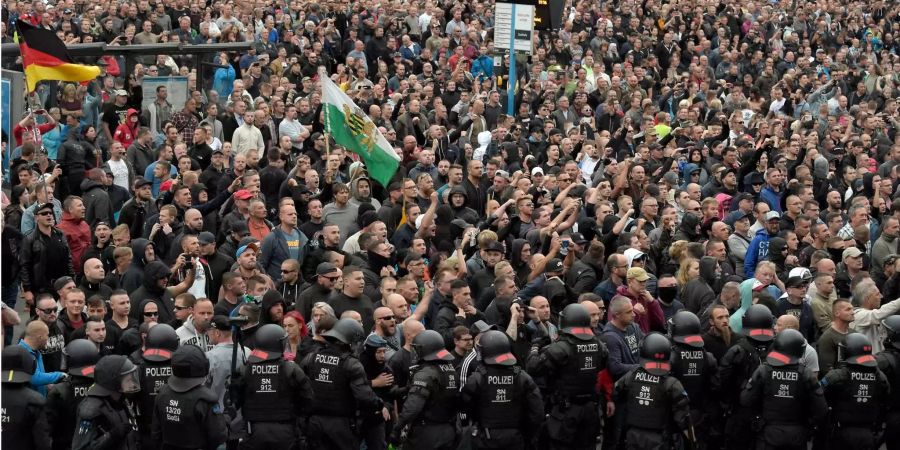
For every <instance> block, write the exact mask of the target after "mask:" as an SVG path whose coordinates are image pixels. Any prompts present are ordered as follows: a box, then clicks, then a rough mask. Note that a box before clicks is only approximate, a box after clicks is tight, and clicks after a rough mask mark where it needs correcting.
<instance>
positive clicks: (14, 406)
mask: <svg viewBox="0 0 900 450" xmlns="http://www.w3.org/2000/svg"><path fill="white" fill-rule="evenodd" d="M44 404H45V401H44V398H43V397H42V396H41V394H38V393H37V391H35V390H32V389H30V388H28V387H27V386H24V385H23V386H16V387H14V388H8V387H7V385H6V384H4V385H3V410H2V414H0V420H2V423H3V443H4V448H6V447H7V446H9V447H10V448H14V449H17V450H18V449H24V450H29V449H31V448H33V447H32V445H33V440H32V432H31V428H32V427H33V426H34V425H35V419H36V417H37V416H38V414H40V413H41V409H42V408H44ZM74 420H75V419H73V421H74ZM71 440H72V436H71V435H69V437H68V441H69V443H70V445H71ZM47 443H48V444H49V443H50V442H49V441H48V442H47Z"/></svg>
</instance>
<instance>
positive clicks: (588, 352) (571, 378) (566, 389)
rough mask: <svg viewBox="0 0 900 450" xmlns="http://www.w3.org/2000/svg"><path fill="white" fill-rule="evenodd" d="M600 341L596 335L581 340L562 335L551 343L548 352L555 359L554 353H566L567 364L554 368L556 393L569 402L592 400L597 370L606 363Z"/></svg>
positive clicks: (593, 399) (593, 398)
mask: <svg viewBox="0 0 900 450" xmlns="http://www.w3.org/2000/svg"><path fill="white" fill-rule="evenodd" d="M601 345H602V344H600V341H598V340H597V339H596V338H594V339H591V340H589V341H581V340H577V339H575V338H572V337H569V336H568V335H565V334H564V335H561V337H560V339H559V341H557V342H555V343H553V344H550V347H548V348H547V351H549V352H551V353H550V357H551V358H553V359H555V356H554V355H556V354H557V352H560V351H561V352H564V353H565V354H566V355H568V358H566V363H565V365H563V366H562V367H560V368H559V370H558V371H557V375H558V377H557V379H556V383H555V388H556V389H555V393H556V394H557V395H559V396H561V397H563V399H564V400H568V401H573V400H574V401H595V400H596V399H597V396H596V394H595V390H594V386H595V385H596V384H597V373H598V372H600V370H602V369H603V367H604V366H605V361H603V352H602V351H601Z"/></svg>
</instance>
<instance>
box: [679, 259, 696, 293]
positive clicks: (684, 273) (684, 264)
mask: <svg viewBox="0 0 900 450" xmlns="http://www.w3.org/2000/svg"><path fill="white" fill-rule="evenodd" d="M694 263H696V264H697V266H698V268H699V266H700V261H697V260H696V259H694V258H684V259H683V260H681V264H680V265H679V266H678V272H676V273H675V279H676V280H678V284H679V285H681V286H682V287H684V286H685V285H686V284H687V283H688V281H691V276H690V275H689V273H690V271H691V265H692V264H694Z"/></svg>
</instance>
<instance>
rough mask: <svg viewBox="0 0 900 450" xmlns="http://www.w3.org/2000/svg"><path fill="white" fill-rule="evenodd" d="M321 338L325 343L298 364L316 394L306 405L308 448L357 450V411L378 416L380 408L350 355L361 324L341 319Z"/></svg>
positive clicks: (381, 406) (362, 371)
mask: <svg viewBox="0 0 900 450" xmlns="http://www.w3.org/2000/svg"><path fill="white" fill-rule="evenodd" d="M322 336H324V337H325V338H326V339H327V340H328V341H329V343H328V344H327V345H325V346H324V347H322V348H320V349H318V350H316V351H315V352H313V353H310V354H309V355H307V356H306V357H305V358H303V361H302V362H301V363H300V367H301V368H302V369H303V371H304V372H306V373H308V374H310V378H309V379H310V381H311V382H312V387H313V390H314V391H315V393H316V395H315V398H314V399H313V400H312V401H311V402H310V403H309V413H310V416H309V420H308V422H307V430H306V431H307V436H308V438H309V445H310V448H312V449H322V450H335V449H337V450H357V449H358V448H359V443H360V433H359V424H358V423H357V412H358V411H359V412H361V413H362V414H380V413H381V412H380V411H381V409H382V408H383V404H382V401H381V399H380V398H378V396H377V395H375V391H373V390H372V385H371V384H370V383H369V379H368V377H367V376H366V371H365V369H364V368H363V365H362V363H361V362H359V359H357V358H356V356H355V355H354V354H353V352H352V348H353V346H354V345H355V344H356V343H357V342H359V341H360V340H361V339H362V337H363V329H362V325H360V324H359V322H357V321H355V320H353V319H341V320H338V321H337V323H335V325H334V327H332V329H331V330H328V331H327V332H325V333H323V335H322Z"/></svg>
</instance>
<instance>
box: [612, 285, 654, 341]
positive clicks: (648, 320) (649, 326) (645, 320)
mask: <svg viewBox="0 0 900 450" xmlns="http://www.w3.org/2000/svg"><path fill="white" fill-rule="evenodd" d="M616 294H617V295H621V296H623V297H628V298H629V299H630V300H631V304H632V305H636V304H638V303H640V304H641V305H643V306H644V309H646V310H647V312H646V313H645V314H638V313H637V312H635V314H634V323H636V324H638V327H640V329H641V331H643V332H644V333H649V332H651V331H659V332H661V333H665V331H666V316H665V314H663V310H662V307H661V306H659V300H655V301H653V302H649V301H647V299H645V298H643V297H638V296H635V295H632V294H631V292H629V291H628V285H627V284H626V285H624V286H619V288H618V289H616ZM610 313H612V311H610Z"/></svg>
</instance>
